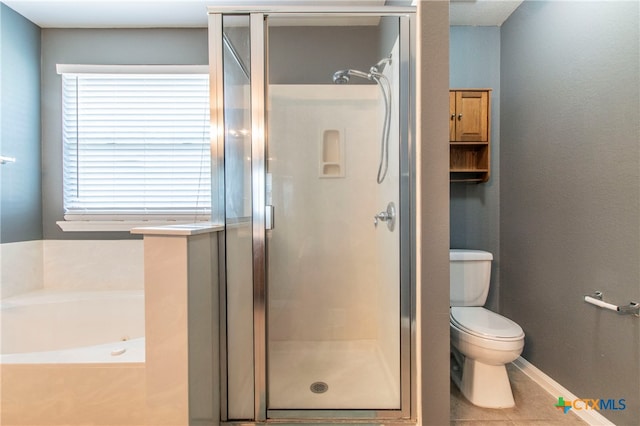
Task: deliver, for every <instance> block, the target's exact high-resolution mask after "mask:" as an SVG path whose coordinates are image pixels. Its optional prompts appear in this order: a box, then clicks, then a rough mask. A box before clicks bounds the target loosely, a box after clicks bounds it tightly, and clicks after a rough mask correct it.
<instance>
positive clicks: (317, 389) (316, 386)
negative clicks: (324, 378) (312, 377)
mask: <svg viewBox="0 0 640 426" xmlns="http://www.w3.org/2000/svg"><path fill="white" fill-rule="evenodd" d="M309 389H311V392H313V393H325V392H326V391H328V390H329V385H328V384H326V383H325V382H314V383H311V386H309Z"/></svg>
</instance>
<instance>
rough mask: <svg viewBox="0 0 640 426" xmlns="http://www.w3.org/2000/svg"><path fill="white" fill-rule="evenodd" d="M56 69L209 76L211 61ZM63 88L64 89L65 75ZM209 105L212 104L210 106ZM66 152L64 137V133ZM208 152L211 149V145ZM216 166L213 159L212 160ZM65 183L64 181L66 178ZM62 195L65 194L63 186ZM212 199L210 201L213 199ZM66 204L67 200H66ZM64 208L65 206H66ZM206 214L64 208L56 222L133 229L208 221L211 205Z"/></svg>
mask: <svg viewBox="0 0 640 426" xmlns="http://www.w3.org/2000/svg"><path fill="white" fill-rule="evenodd" d="M56 71H57V73H58V74H59V75H61V77H62V75H63V74H67V75H74V74H75V75H91V74H93V75H95V74H113V75H118V74H123V75H131V74H169V75H177V74H201V75H203V76H207V78H208V76H209V67H208V65H79V64H57V66H56ZM60 81H61V90H63V89H62V86H63V84H62V78H61V79H60ZM209 108H210V106H209ZM61 110H62V114H63V115H62V116H61V120H64V106H62V105H61ZM61 142H62V144H63V147H62V148H63V152H64V144H65V141H64V137H63V136H62V135H61ZM209 144H211V135H209ZM207 152H211V151H210V149H209V150H207ZM61 161H62V170H63V173H65V160H64V158H62V159H61ZM212 167H213V163H212ZM214 173H215V172H214V170H211V176H212V177H213V176H214ZM63 185H64V182H63ZM62 191H63V193H62V196H63V198H64V197H65V194H64V188H63V189H62ZM213 201H214V200H213V199H212V200H211V202H212V203H213ZM63 204H64V202H63ZM63 208H65V207H64V206H63ZM208 209H209V211H208V212H207V214H201V213H200V214H198V213H186V214H185V213H171V212H162V213H153V212H151V213H141V214H131V213H119V212H112V213H94V212H88V213H81V212H67V211H64V220H61V221H57V222H56V223H57V225H58V226H59V227H60V228H61V229H62V230H63V231H65V232H67V231H71V232H74V231H130V230H131V229H132V228H134V227H139V226H162V225H171V224H180V223H194V222H209V221H210V220H211V219H210V218H211V210H212V206H209V207H208Z"/></svg>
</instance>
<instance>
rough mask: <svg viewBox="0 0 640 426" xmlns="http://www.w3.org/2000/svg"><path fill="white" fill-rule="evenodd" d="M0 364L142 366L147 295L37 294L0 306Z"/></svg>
mask: <svg viewBox="0 0 640 426" xmlns="http://www.w3.org/2000/svg"><path fill="white" fill-rule="evenodd" d="M0 321H1V322H0V324H1V327H2V333H0V334H1V342H0V349H1V351H2V352H1V354H0V363H2V364H65V363H80V364H82V363H122V362H144V358H145V354H144V292H143V290H119V291H106V290H105V291H99V290H98V291H76V290H39V291H34V292H30V293H26V294H22V295H17V296H12V297H8V298H5V299H2V301H0Z"/></svg>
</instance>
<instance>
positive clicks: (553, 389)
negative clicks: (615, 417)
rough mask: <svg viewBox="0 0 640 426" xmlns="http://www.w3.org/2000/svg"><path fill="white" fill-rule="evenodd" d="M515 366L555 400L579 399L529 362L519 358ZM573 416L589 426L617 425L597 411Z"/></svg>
mask: <svg viewBox="0 0 640 426" xmlns="http://www.w3.org/2000/svg"><path fill="white" fill-rule="evenodd" d="M513 365H515V366H516V367H518V369H520V371H522V372H523V373H524V374H526V375H527V376H529V378H531V380H533V381H534V382H536V383H537V384H538V385H539V386H540V387H541V388H542V389H544V390H546V391H547V392H549V394H550V395H552V396H553V397H554V398H558V397H559V396H562V397H564V398H565V399H566V400H574V399H579V398H578V397H577V396H575V395H574V394H573V393H571V392H570V391H569V390H567V389H566V388H565V387H563V386H562V385H561V384H560V383H558V382H556V381H555V380H553V379H552V378H551V377H549V376H547V375H546V374H544V373H543V372H542V371H541V370H539V369H538V368H537V367H535V366H534V365H533V364H531V363H530V362H529V361H527V360H526V359H524V358H522V357H518V359H516V360H515V361H513ZM571 412H572V413H573V414H575V415H576V416H578V417H579V418H580V419H581V420H583V421H585V422H586V423H588V424H589V425H593V426H615V423H611V421H609V420H607V418H606V417H604V416H603V415H602V414H600V413H598V412H597V411H596V410H571Z"/></svg>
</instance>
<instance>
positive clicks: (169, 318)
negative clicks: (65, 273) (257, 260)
mask: <svg viewBox="0 0 640 426" xmlns="http://www.w3.org/2000/svg"><path fill="white" fill-rule="evenodd" d="M223 229H224V228H223V227H222V226H218V225H213V224H208V225H203V224H193V225H191V226H189V225H172V226H164V227H149V228H135V229H133V230H132V231H131V232H132V233H134V234H141V235H144V282H145V286H144V287H145V302H146V309H145V324H146V329H145V332H146V369H145V370H146V371H145V376H146V396H147V398H146V403H147V419H146V424H149V425H157V426H160V425H187V424H197V423H199V422H205V423H207V424H216V423H217V421H218V419H219V418H220V407H219V399H220V395H219V378H218V374H219V373H218V372H219V368H218V362H219V361H218V357H219V354H218V342H219V337H218V336H219V334H218V318H219V316H218V264H217V261H216V259H217V258H218V231H222V230H223Z"/></svg>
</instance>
